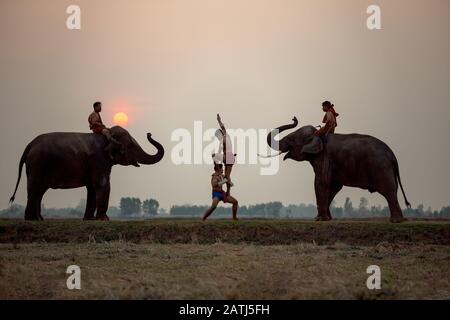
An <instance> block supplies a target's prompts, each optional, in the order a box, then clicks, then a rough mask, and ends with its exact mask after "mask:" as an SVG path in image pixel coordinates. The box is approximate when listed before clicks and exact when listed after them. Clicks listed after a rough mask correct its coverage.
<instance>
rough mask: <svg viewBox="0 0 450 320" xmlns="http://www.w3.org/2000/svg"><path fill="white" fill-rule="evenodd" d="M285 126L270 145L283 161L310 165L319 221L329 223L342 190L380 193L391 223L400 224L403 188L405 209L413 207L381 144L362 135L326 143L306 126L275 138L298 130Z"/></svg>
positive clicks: (388, 152)
mask: <svg viewBox="0 0 450 320" xmlns="http://www.w3.org/2000/svg"><path fill="white" fill-rule="evenodd" d="M293 121H294V122H293V124H290V125H284V126H281V127H278V128H276V129H274V130H273V131H271V132H270V133H269V134H268V136H267V143H268V144H269V146H271V147H272V148H273V149H274V150H277V151H279V152H280V153H284V154H285V155H284V160H286V159H293V160H296V161H308V162H309V163H310V164H311V165H312V167H313V169H314V173H315V181H314V188H315V193H316V200H317V209H318V216H317V220H330V219H331V214H330V204H331V202H332V201H333V199H334V197H335V196H336V194H337V193H338V192H339V191H340V190H341V189H342V187H343V186H349V187H358V188H362V189H366V190H369V191H370V192H379V193H380V194H382V195H383V196H384V197H385V198H386V200H387V202H388V204H389V209H390V212H391V221H392V222H401V221H403V220H405V219H404V218H403V214H402V210H401V208H400V205H399V203H398V200H397V190H398V186H399V185H400V187H401V190H402V193H403V197H404V199H405V202H406V205H407V206H410V204H409V202H408V200H407V198H406V195H405V192H404V190H403V186H402V183H401V180H400V173H399V167H398V162H397V159H396V157H395V155H394V153H393V152H392V150H391V149H390V148H389V147H388V146H387V145H386V144H385V143H384V142H383V141H381V140H378V139H377V138H374V137H371V136H368V135H361V134H330V135H328V136H327V140H326V143H323V141H322V140H321V139H320V138H319V137H317V136H315V135H314V132H315V131H316V129H315V128H314V127H313V126H304V127H301V128H299V129H297V130H296V131H294V132H291V133H290V134H288V135H287V136H285V137H284V138H282V139H281V140H279V141H277V140H275V136H276V135H277V134H279V133H281V132H282V131H285V130H288V129H293V128H295V127H296V126H297V124H298V121H297V118H295V117H294V119H293Z"/></svg>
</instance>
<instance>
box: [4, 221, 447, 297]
mask: <svg viewBox="0 0 450 320" xmlns="http://www.w3.org/2000/svg"><path fill="white" fill-rule="evenodd" d="M72 264H76V265H78V266H80V268H81V272H82V276H81V279H82V289H81V290H73V291H72V290H68V289H67V287H66V279H67V277H68V275H67V274H66V273H65V272H66V268H67V267H68V266H69V265H72ZM369 265H378V266H379V267H380V268H381V278H382V281H381V283H382V284H381V286H382V288H381V290H368V289H367V287H366V279H367V277H368V276H369V275H368V274H366V269H367V267H368V266H369ZM0 298H1V299H57V298H63V299H413V298H416V299H450V222H449V221H411V222H406V223H402V224H391V223H388V222H385V221H332V222H313V221H299V220H242V221H238V222H232V221H226V220H211V221H208V222H206V223H202V222H200V221H198V220H181V219H180V220H173V219H170V220H169V219H158V220H148V221H110V222H96V221H89V222H83V221H77V220H47V221H44V222H24V221H18V220H0Z"/></svg>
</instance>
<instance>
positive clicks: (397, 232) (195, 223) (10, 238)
mask: <svg viewBox="0 0 450 320" xmlns="http://www.w3.org/2000/svg"><path fill="white" fill-rule="evenodd" d="M92 240H95V241H97V242H103V241H128V242H133V243H160V244H172V243H185V244H190V243H199V244H214V243H216V242H217V241H221V242H224V243H231V244H242V243H247V244H261V245H278V244H297V243H305V242H307V243H312V242H314V243H316V244H319V245H326V244H334V243H336V242H339V243H345V244H349V245H376V244H378V243H380V242H382V241H384V242H395V243H412V244H417V243H421V244H436V245H450V221H408V222H405V223H401V224H393V223H389V222H386V221H385V220H378V221H348V220H347V221H339V220H338V221H331V222H315V221H311V220H241V221H238V222H233V221H230V220H211V221H208V222H206V223H204V222H202V221H200V220H199V219H154V220H146V221H110V222H102V221H81V220H46V221H43V222H28V221H22V220H0V243H29V242H58V243H59V242H70V243H85V242H86V241H92Z"/></svg>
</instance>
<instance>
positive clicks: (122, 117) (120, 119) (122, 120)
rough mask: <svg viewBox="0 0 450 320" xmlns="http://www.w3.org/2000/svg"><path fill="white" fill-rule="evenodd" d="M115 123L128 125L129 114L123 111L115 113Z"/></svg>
mask: <svg viewBox="0 0 450 320" xmlns="http://www.w3.org/2000/svg"><path fill="white" fill-rule="evenodd" d="M113 121H114V123H115V124H116V125H119V126H126V125H127V124H128V116H127V115H126V114H125V113H123V112H118V113H116V114H115V115H114V119H113Z"/></svg>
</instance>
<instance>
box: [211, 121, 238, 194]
mask: <svg viewBox="0 0 450 320" xmlns="http://www.w3.org/2000/svg"><path fill="white" fill-rule="evenodd" d="M217 121H218V122H219V126H220V129H217V131H216V134H215V135H216V137H217V139H219V142H220V144H219V151H218V153H215V154H213V158H214V162H215V163H223V164H224V165H225V179H226V184H227V196H229V195H230V189H231V187H233V186H234V183H233V182H231V170H232V169H233V165H234V163H235V161H236V159H235V156H236V155H235V154H234V153H233V145H232V143H231V138H230V136H229V135H228V133H227V130H226V129H225V125H224V124H223V123H222V119H221V118H220V115H219V114H217Z"/></svg>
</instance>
